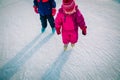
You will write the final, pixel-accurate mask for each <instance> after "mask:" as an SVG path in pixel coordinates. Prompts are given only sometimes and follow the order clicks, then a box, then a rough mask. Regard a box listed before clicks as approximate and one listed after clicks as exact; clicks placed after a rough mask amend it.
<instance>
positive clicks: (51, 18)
mask: <svg viewBox="0 0 120 80" xmlns="http://www.w3.org/2000/svg"><path fill="white" fill-rule="evenodd" d="M47 19H48V21H49V23H50V26H51V28H54V27H55V23H54V17H53V16H52V15H48V16H47Z"/></svg>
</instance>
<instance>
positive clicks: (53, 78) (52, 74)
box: [40, 50, 72, 80]
mask: <svg viewBox="0 0 120 80" xmlns="http://www.w3.org/2000/svg"><path fill="white" fill-rule="evenodd" d="M71 52H72V50H68V51H62V52H61V53H60V55H59V57H58V58H57V59H56V61H55V62H54V63H53V64H52V65H51V66H50V67H49V69H47V71H46V72H45V73H44V75H43V76H42V79H40V80H59V78H60V73H61V71H62V68H63V66H64V64H65V63H66V62H67V60H68V59H69V56H70V54H71Z"/></svg>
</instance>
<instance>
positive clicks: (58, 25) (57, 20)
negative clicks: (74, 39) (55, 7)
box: [55, 13, 62, 35]
mask: <svg viewBox="0 0 120 80" xmlns="http://www.w3.org/2000/svg"><path fill="white" fill-rule="evenodd" d="M61 17H62V16H61V13H58V14H57V16H56V18H55V28H56V32H57V34H58V35H59V34H60V33H61V31H60V29H61V26H62V20H61Z"/></svg>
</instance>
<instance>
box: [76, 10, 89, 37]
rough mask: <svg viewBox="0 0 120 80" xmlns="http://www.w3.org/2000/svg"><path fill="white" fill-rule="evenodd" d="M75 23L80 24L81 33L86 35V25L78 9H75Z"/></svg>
mask: <svg viewBox="0 0 120 80" xmlns="http://www.w3.org/2000/svg"><path fill="white" fill-rule="evenodd" d="M77 24H78V25H79V26H80V29H81V30H82V34H83V35H86V34H87V32H86V29H87V26H86V24H85V20H84V17H83V15H82V14H81V13H80V11H79V10H77Z"/></svg>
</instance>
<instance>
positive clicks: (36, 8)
mask: <svg viewBox="0 0 120 80" xmlns="http://www.w3.org/2000/svg"><path fill="white" fill-rule="evenodd" d="M33 3H34V5H33V8H34V11H35V13H38V2H37V0H34V1H33Z"/></svg>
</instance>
